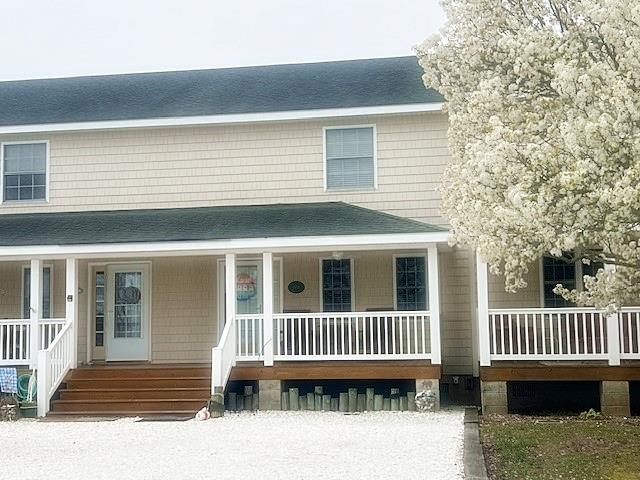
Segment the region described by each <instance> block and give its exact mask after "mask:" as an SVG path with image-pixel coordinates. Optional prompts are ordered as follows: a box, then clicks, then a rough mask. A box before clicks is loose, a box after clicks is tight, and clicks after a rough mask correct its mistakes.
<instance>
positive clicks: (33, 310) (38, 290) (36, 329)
mask: <svg viewBox="0 0 640 480" xmlns="http://www.w3.org/2000/svg"><path fill="white" fill-rule="evenodd" d="M29 275H30V277H29V278H30V280H31V284H30V286H29V301H30V304H29V319H30V320H31V333H30V345H29V347H30V352H31V354H30V355H29V357H30V358H29V365H30V367H31V368H37V366H38V350H40V319H41V318H42V260H31V270H30V274H29Z"/></svg>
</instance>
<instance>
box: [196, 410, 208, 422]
mask: <svg viewBox="0 0 640 480" xmlns="http://www.w3.org/2000/svg"><path fill="white" fill-rule="evenodd" d="M210 418H211V414H210V413H209V410H208V409H207V407H204V408H203V409H202V410H199V411H198V413H196V420H200V421H202V420H209V419H210Z"/></svg>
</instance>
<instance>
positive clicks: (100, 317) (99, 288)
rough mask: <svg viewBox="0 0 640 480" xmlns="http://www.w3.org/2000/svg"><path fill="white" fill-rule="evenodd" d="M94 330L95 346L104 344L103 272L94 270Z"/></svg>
mask: <svg viewBox="0 0 640 480" xmlns="http://www.w3.org/2000/svg"><path fill="white" fill-rule="evenodd" d="M95 282H96V292H95V295H96V305H95V309H96V311H95V331H96V339H95V342H96V347H102V346H104V272H103V271H100V272H96V278H95Z"/></svg>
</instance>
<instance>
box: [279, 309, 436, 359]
mask: <svg viewBox="0 0 640 480" xmlns="http://www.w3.org/2000/svg"><path fill="white" fill-rule="evenodd" d="M273 323H274V330H275V331H274V336H273V338H274V341H275V345H274V358H275V359H276V360H377V359H385V360H408V359H430V358H431V333H430V316H429V312H422V311H418V312H344V313H309V314H275V315H274V317H273Z"/></svg>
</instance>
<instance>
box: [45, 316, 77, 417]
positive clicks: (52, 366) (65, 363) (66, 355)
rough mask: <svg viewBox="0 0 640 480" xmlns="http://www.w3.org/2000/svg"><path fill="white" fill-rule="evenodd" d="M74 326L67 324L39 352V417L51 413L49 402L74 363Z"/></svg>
mask: <svg viewBox="0 0 640 480" xmlns="http://www.w3.org/2000/svg"><path fill="white" fill-rule="evenodd" d="M74 348H75V345H74V334H73V324H72V323H71V322H69V323H66V324H65V325H64V327H63V328H62V330H60V332H59V333H58V334H57V335H56V337H55V339H54V340H53V341H52V342H51V343H50V344H49V346H48V348H46V349H45V350H40V351H39V352H38V416H40V417H43V416H45V415H46V414H47V412H48V411H49V402H50V401H51V397H52V396H53V394H54V393H55V391H56V389H57V388H58V386H59V385H60V383H61V382H62V380H63V379H64V376H65V375H66V374H67V372H68V371H69V370H70V369H71V365H72V363H73V349H74Z"/></svg>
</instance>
